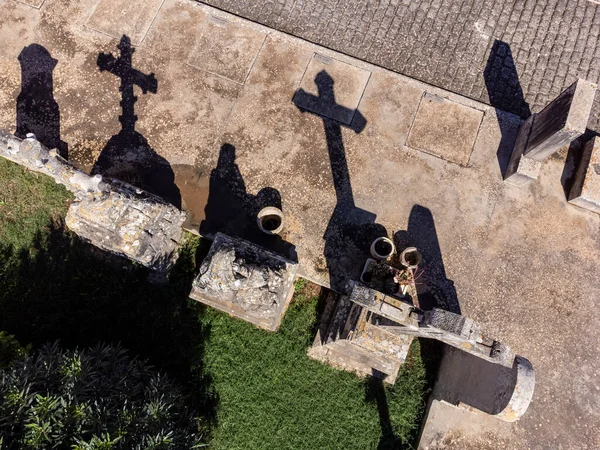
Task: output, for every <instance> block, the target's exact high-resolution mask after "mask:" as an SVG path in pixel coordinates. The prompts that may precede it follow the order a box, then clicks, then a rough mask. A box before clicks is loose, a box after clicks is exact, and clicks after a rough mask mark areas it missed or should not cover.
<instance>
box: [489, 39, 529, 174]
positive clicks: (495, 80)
mask: <svg viewBox="0 0 600 450" xmlns="http://www.w3.org/2000/svg"><path fill="white" fill-rule="evenodd" d="M483 78H484V80H485V86H486V88H487V91H488V96H489V100H490V105H492V106H493V107H494V108H495V109H496V114H497V116H498V122H499V126H500V132H501V134H502V137H501V139H500V145H499V146H498V151H497V152H496V157H497V158H498V164H499V166H500V171H501V172H502V176H504V174H505V173H506V169H507V168H508V162H509V161H510V156H511V153H512V149H513V144H514V141H515V138H516V130H515V127H514V126H511V124H510V118H509V117H507V115H506V114H505V112H508V113H512V114H516V115H518V116H520V117H521V118H522V119H526V118H527V117H529V116H530V115H531V109H530V108H529V104H528V103H527V102H526V101H525V97H524V95H523V89H522V88H521V84H520V82H519V74H518V73H517V67H516V65H515V61H514V59H513V56H512V51H511V49H510V45H509V44H507V43H506V42H503V41H500V40H498V39H496V40H495V41H494V44H493V45H492V49H491V51H490V56H489V58H488V61H487V64H486V66H485V70H484V72H483Z"/></svg>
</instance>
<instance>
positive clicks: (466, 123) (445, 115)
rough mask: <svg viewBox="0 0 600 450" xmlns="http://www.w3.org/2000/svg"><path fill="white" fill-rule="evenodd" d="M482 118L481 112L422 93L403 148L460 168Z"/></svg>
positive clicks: (464, 162)
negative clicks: (442, 160)
mask: <svg viewBox="0 0 600 450" xmlns="http://www.w3.org/2000/svg"><path fill="white" fill-rule="evenodd" d="M482 119H483V111H479V110H477V109H474V108H470V107H468V106H465V105H461V104H459V103H456V102H453V101H451V100H448V99H445V98H442V97H439V96H437V95H434V94H430V93H427V92H426V93H425V94H424V95H423V99H422V100H421V104H420V105H419V109H418V110H417V115H416V117H415V120H414V122H413V126H412V128H411V130H410V133H409V135H408V140H407V143H406V145H408V146H409V147H412V148H414V149H416V150H421V151H424V152H426V153H429V154H431V155H435V156H438V157H440V158H442V159H445V160H446V161H451V162H454V163H456V164H460V165H463V166H464V165H466V164H468V162H469V158H470V157H471V152H472V151H473V145H474V144H475V139H476V138H477V133H478V131H479V125H480V124H481V120H482Z"/></svg>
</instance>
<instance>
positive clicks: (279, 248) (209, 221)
mask: <svg viewBox="0 0 600 450" xmlns="http://www.w3.org/2000/svg"><path fill="white" fill-rule="evenodd" d="M235 159H236V150H235V147H234V146H233V145H231V144H224V145H223V146H222V147H221V149H220V152H219V159H218V161H217V166H216V167H215V168H214V169H213V170H212V171H211V173H210V180H209V186H208V200H207V202H206V207H205V208H204V220H202V222H201V223H200V235H202V236H204V237H208V238H210V239H212V238H214V236H215V235H216V233H218V232H221V233H224V234H227V235H229V236H236V237H240V238H243V239H246V240H248V241H250V242H253V243H255V244H258V245H261V246H263V247H265V248H268V249H270V250H272V251H274V252H276V253H279V254H280V255H283V256H285V257H286V258H287V259H289V260H290V261H294V262H297V261H298V255H297V254H296V247H295V246H294V245H293V244H291V243H289V242H287V241H285V240H284V239H283V238H282V237H281V236H279V235H268V234H266V233H263V232H262V231H261V230H260V228H259V227H258V224H257V214H258V212H259V211H260V210H261V209H263V208H265V207H267V206H274V207H276V208H279V209H281V210H283V208H282V203H281V194H280V193H279V191H278V190H277V189H275V188H272V187H266V188H263V189H261V190H260V191H259V192H258V193H257V194H256V195H252V194H250V193H248V191H247V190H246V183H245V182H244V178H243V176H242V173H241V172H240V169H239V167H238V165H237V164H236V163H235ZM284 214H285V211H284ZM284 227H285V216H284Z"/></svg>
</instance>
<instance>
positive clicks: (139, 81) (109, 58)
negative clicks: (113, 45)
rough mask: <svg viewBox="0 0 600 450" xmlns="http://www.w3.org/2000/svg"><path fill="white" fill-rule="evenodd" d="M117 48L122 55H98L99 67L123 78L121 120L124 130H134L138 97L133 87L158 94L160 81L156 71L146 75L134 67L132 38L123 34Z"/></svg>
mask: <svg viewBox="0 0 600 450" xmlns="http://www.w3.org/2000/svg"><path fill="white" fill-rule="evenodd" d="M117 48H118V49H119V50H120V51H121V55H120V56H119V57H118V58H115V57H114V56H113V55H111V54H110V53H100V54H99V55H98V67H99V68H100V71H101V72H102V71H105V70H106V71H108V72H110V73H112V74H113V75H115V76H117V77H119V78H120V79H121V86H120V87H119V91H120V92H121V107H122V109H123V114H122V115H121V116H119V122H121V125H122V126H123V131H125V132H133V131H134V129H135V122H136V121H137V116H136V115H135V113H134V106H133V105H134V104H135V102H136V100H137V97H136V96H135V95H134V93H133V87H134V86H139V87H140V88H141V89H142V92H143V93H144V94H146V93H147V92H152V93H153V94H156V91H157V89H158V82H157V81H156V77H155V76H154V73H151V74H150V75H146V74H144V73H142V72H140V71H139V70H136V69H134V68H133V67H132V56H133V52H134V51H135V49H134V48H133V47H132V46H131V40H130V39H129V38H128V37H127V36H125V35H123V37H122V38H121V41H120V42H119V45H117Z"/></svg>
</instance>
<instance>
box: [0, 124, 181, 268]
mask: <svg viewBox="0 0 600 450" xmlns="http://www.w3.org/2000/svg"><path fill="white" fill-rule="evenodd" d="M0 156H2V157H4V158H6V159H9V160H11V161H13V162H16V163H17V164H20V165H22V166H24V167H27V168H28V169H30V170H33V171H36V172H40V173H43V174H45V175H48V176H50V177H52V178H54V180H55V181H56V182H57V183H59V184H63V185H64V186H65V187H66V188H67V189H68V190H69V191H71V192H73V194H74V195H75V201H74V202H73V203H72V204H71V205H70V207H69V210H68V212H67V216H66V219H65V222H66V225H67V226H68V227H69V228H70V229H71V230H72V231H74V232H75V233H77V234H78V235H79V236H80V237H82V238H83V239H85V240H88V241H89V242H90V243H91V244H93V245H95V246H97V247H100V248H102V249H104V250H106V251H108V252H110V253H113V254H117V255H119V256H123V257H125V258H128V259H130V260H132V261H135V262H137V263H139V264H141V265H143V266H146V267H148V268H150V269H153V270H155V271H157V272H161V273H164V272H166V271H167V270H168V268H169V267H170V265H171V264H172V263H173V262H174V260H175V258H176V257H177V246H178V242H179V241H180V240H181V237H182V234H183V230H182V228H181V225H182V224H183V221H184V220H185V213H183V212H181V211H180V210H179V209H178V208H176V207H175V206H173V205H171V204H169V203H167V202H165V201H164V200H162V199H161V198H159V197H157V196H155V195H153V194H150V193H149V192H146V191H143V190H141V189H139V188H136V187H135V186H131V185H130V184H127V183H123V182H121V181H117V180H113V179H110V178H102V176H100V175H95V176H93V177H92V176H89V175H88V174H86V173H84V172H81V171H79V170H77V169H75V168H74V167H73V166H72V165H71V164H70V163H68V162H67V161H65V160H64V159H63V158H61V157H60V156H59V155H58V154H57V152H56V150H52V151H49V150H48V149H47V148H46V147H44V146H43V145H42V144H41V143H40V142H39V141H37V140H36V139H35V136H34V135H32V134H29V135H28V137H27V139H24V140H22V141H21V139H18V138H16V137H14V136H12V135H10V134H8V133H5V132H0Z"/></svg>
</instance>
